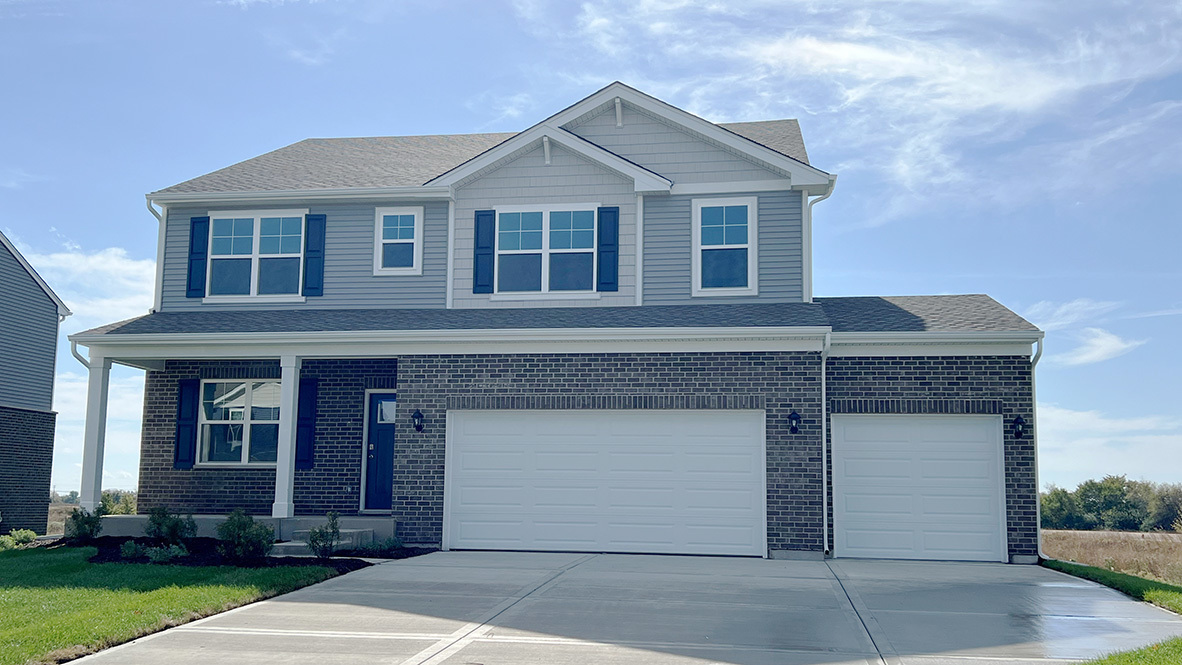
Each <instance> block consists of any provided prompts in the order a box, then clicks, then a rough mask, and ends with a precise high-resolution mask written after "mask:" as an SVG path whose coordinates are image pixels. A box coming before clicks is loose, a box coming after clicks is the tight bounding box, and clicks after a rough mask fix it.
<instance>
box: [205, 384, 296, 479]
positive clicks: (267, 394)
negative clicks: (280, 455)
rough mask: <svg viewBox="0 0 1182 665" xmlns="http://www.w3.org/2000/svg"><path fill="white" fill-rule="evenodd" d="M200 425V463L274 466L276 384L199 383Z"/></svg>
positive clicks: (277, 425)
mask: <svg viewBox="0 0 1182 665" xmlns="http://www.w3.org/2000/svg"><path fill="white" fill-rule="evenodd" d="M200 426H201V435H200V436H201V458H200V459H201V462H203V463H209V464H273V463H274V462H275V458H276V453H277V452H278V450H279V382H278V381H205V382H202V384H201V414H200Z"/></svg>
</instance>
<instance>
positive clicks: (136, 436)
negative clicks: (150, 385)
mask: <svg viewBox="0 0 1182 665" xmlns="http://www.w3.org/2000/svg"><path fill="white" fill-rule="evenodd" d="M86 384H87V378H86V376H84V375H82V374H78V373H75V372H71V371H65V372H59V373H58V375H57V377H56V380H55V381H54V393H53V408H54V410H55V411H57V413H58V417H57V428H56V431H55V434H54V448H53V481H52V484H53V486H54V487H55V488H56V489H57V491H58V492H68V491H70V490H76V489H79V482H80V481H81V477H82V447H83V434H84V432H85V428H86ZM143 397H144V377H143V372H141V371H138V370H133V369H129V368H125V367H115V368H114V369H112V371H111V381H110V393H109V395H108V400H107V431H106V443H105V451H104V455H103V462H104V463H103V487H104V489H111V488H119V489H134V488H135V487H136V483H137V479H138V476H139V472H138V466H139V451H140V418H141V415H142V413H143Z"/></svg>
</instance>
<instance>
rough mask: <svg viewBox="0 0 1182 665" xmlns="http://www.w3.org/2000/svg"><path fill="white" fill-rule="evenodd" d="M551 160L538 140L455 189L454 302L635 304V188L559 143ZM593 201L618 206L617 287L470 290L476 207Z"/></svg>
mask: <svg viewBox="0 0 1182 665" xmlns="http://www.w3.org/2000/svg"><path fill="white" fill-rule="evenodd" d="M550 153H551V154H550V164H549V165H547V164H546V163H545V159H544V156H543V151H542V148H541V144H540V143H539V144H538V146H537V147H535V148H533V149H531V150H527V151H525V152H523V153H522V154H521V155H519V156H517V157H515V158H513V159H511V160H508V161H507V162H506V163H504V164H503V165H501V166H499V167H498V168H495V169H493V170H491V171H489V172H488V173H485V174H483V175H482V176H481V177H479V178H477V179H475V180H473V181H471V182H469V183H466V184H464V185H463V186H462V187H460V188H459V189H458V190H457V192H456V230H455V250H454V251H455V258H454V269H455V273H454V278H455V282H454V283H453V287H454V291H453V292H452V306H453V307H456V308H481V307H565V306H572V307H577V306H585V307H594V306H602V307H610V306H621V305H634V304H636V300H635V294H636V193H635V188H634V187H633V184H632V181H631V180H630V179H628V178H624V177H622V176H620V175H618V174H616V173H614V172H612V171H609V170H607V169H605V168H603V167H602V166H599V165H598V164H595V163H593V162H590V161H588V160H587V159H584V158H583V157H582V156H580V155H578V154H575V153H573V152H571V151H569V150H565V149H564V148H562V147H561V146H558V145H551V151H550ZM555 203H595V204H598V205H600V206H619V208H620V272H619V279H620V282H619V284H620V290H619V291H618V292H616V293H604V294H601V295H600V297H599V298H594V299H585V300H584V299H571V298H567V299H563V298H562V297H561V296H557V297H555V298H552V299H550V298H547V299H543V300H537V299H533V296H531V299H529V300H498V299H496V298H490V297H489V295H488V294H475V293H472V253H473V245H474V232H475V230H474V226H475V214H476V211H477V210H495V209H496V208H497V207H498V206H523V205H548V204H555Z"/></svg>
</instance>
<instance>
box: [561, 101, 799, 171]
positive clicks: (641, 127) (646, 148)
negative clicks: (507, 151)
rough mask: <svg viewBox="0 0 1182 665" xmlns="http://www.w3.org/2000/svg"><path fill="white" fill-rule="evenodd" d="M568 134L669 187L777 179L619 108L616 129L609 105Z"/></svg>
mask: <svg viewBox="0 0 1182 665" xmlns="http://www.w3.org/2000/svg"><path fill="white" fill-rule="evenodd" d="M567 129H569V130H570V131H572V132H574V133H575V134H578V135H579V136H582V137H583V138H585V139H587V140H588V141H591V142H592V143H595V144H597V145H599V146H602V147H604V148H606V149H607V150H610V151H611V152H614V153H616V154H617V155H620V156H622V157H625V158H627V159H628V160H630V161H633V162H635V163H637V164H640V165H641V166H643V167H645V168H647V169H649V170H650V171H655V172H657V173H660V174H661V175H663V176H665V177H666V178H668V179H670V180H672V181H673V182H674V184H686V183H701V182H736V181H741V180H777V179H781V178H783V175H781V174H778V173H775V172H773V171H769V170H768V169H766V168H763V167H762V166H758V165H756V164H755V163H754V162H751V161H749V160H747V159H744V158H742V157H740V156H738V155H736V154H734V153H731V152H729V151H727V150H723V149H722V148H720V147H718V146H716V145H714V144H712V143H709V142H707V141H705V140H704V139H702V138H699V137H696V136H694V135H692V134H690V133H689V132H686V131H685V130H683V129H680V128H676V127H674V126H672V125H670V124H667V123H665V122H662V121H660V120H658V119H656V118H655V117H654V116H651V115H649V114H647V113H644V112H642V111H639V110H637V109H634V108H633V107H631V106H630V105H628V104H624V126H623V127H616V112H615V107H614V106H609V107H608V109H607V110H605V111H604V112H603V113H600V114H599V115H597V116H594V117H592V118H590V119H589V120H587V121H585V122H583V123H582V124H579V125H574V126H568V127H567Z"/></svg>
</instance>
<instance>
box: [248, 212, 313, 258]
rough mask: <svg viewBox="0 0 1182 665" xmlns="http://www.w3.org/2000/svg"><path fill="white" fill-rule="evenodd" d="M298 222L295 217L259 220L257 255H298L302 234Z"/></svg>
mask: <svg viewBox="0 0 1182 665" xmlns="http://www.w3.org/2000/svg"><path fill="white" fill-rule="evenodd" d="M292 222H296V223H292ZM298 222H299V218H296V217H283V218H280V217H264V218H263V219H262V220H260V221H259V253H260V254H299V253H300V244H301V240H302V239H303V232H302V231H301V230H300V225H299V223H298Z"/></svg>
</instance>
